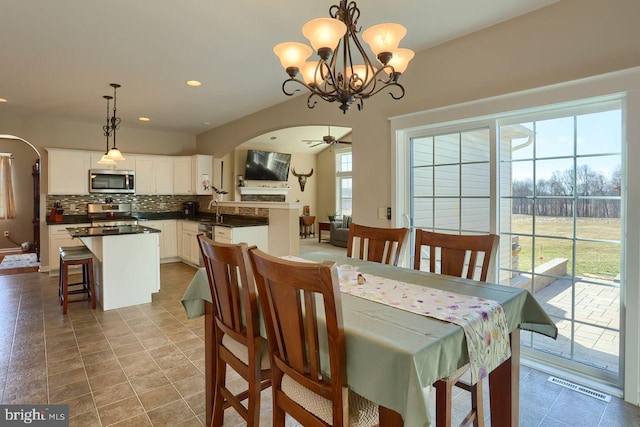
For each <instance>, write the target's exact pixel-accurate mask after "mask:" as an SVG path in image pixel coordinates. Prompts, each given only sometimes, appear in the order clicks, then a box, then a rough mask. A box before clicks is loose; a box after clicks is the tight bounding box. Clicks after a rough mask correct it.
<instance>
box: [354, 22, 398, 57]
mask: <svg viewBox="0 0 640 427" xmlns="http://www.w3.org/2000/svg"><path fill="white" fill-rule="evenodd" d="M406 34H407V29H406V28H405V27H404V26H403V25H400V24H394V23H386V24H378V25H374V26H373V27H370V28H368V29H366V30H365V31H364V33H362V38H363V39H364V41H366V42H367V43H368V44H369V47H370V48H371V50H372V51H373V53H374V54H375V55H376V56H378V55H380V54H381V53H391V52H394V51H396V50H397V49H398V45H399V44H400V40H402V38H403V37H404V36H405V35H406Z"/></svg>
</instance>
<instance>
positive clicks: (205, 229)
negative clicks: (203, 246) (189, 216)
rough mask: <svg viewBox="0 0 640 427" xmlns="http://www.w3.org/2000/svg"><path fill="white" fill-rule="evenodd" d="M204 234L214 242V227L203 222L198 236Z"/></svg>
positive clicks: (199, 226) (199, 227)
mask: <svg viewBox="0 0 640 427" xmlns="http://www.w3.org/2000/svg"><path fill="white" fill-rule="evenodd" d="M200 233H202V234H204V235H205V236H207V238H209V239H212V240H213V226H212V225H211V224H209V223H206V222H201V223H199V224H198V234H200Z"/></svg>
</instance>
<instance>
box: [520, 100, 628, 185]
mask: <svg viewBox="0 0 640 427" xmlns="http://www.w3.org/2000/svg"><path fill="white" fill-rule="evenodd" d="M575 117H576V120H575V121H574V116H571V117H563V118H557V119H549V120H541V121H537V122H535V124H534V123H533V122H526V123H520V125H522V126H524V127H526V128H528V129H531V130H533V129H534V127H535V140H534V144H531V145H529V146H526V147H524V148H521V149H519V150H517V151H514V152H513V159H514V160H520V159H523V160H524V159H532V158H533V154H534V148H535V157H536V159H538V160H537V163H536V180H539V179H548V178H550V177H551V174H552V173H553V172H554V171H556V170H558V171H560V172H564V171H565V170H567V169H570V168H572V167H573V160H572V159H571V158H568V159H553V160H551V159H549V160H540V159H541V158H548V157H562V156H572V155H573V153H574V141H575V142H576V144H577V145H575V149H576V154H577V155H578V156H579V158H578V161H577V163H578V166H580V165H583V164H587V165H589V166H590V167H591V168H592V169H593V170H596V171H598V172H600V173H602V174H603V175H605V176H607V177H608V176H610V175H611V173H612V172H613V171H614V170H615V168H616V167H617V166H618V165H619V164H620V163H621V157H620V152H621V150H622V123H621V120H622V112H621V110H612V111H604V112H598V113H591V114H584V115H579V116H575ZM574 123H575V127H574ZM525 141H526V138H525V139H520V140H513V145H514V146H515V145H518V144H521V143H523V142H525ZM534 145H535V147H534ZM604 153H616V154H615V155H610V156H604V157H599V156H598V157H593V155H594V154H604ZM532 165H533V162H532V161H526V162H515V163H514V164H513V180H523V179H533V167H532Z"/></svg>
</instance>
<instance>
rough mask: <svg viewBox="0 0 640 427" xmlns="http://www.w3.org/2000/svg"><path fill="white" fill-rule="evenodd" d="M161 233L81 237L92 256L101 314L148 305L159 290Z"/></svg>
mask: <svg viewBox="0 0 640 427" xmlns="http://www.w3.org/2000/svg"><path fill="white" fill-rule="evenodd" d="M159 236H160V233H157V232H149V233H139V234H122V235H114V236H89V237H80V240H81V241H82V243H84V245H85V246H86V247H87V248H89V250H90V251H91V252H92V253H93V255H94V256H95V258H96V259H97V262H96V263H95V264H94V268H95V272H94V274H95V277H96V295H97V297H98V298H97V300H98V303H99V304H100V305H101V306H102V309H103V310H113V309H116V308H121V307H129V306H132V305H137V304H145V303H150V302H151V295H152V294H153V293H154V292H158V291H159V290H160V246H159V239H158V238H159Z"/></svg>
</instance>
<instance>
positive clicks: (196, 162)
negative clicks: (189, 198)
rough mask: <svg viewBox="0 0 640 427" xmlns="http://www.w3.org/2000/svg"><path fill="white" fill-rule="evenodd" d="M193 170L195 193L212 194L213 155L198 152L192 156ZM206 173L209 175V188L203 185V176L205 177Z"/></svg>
mask: <svg viewBox="0 0 640 427" xmlns="http://www.w3.org/2000/svg"><path fill="white" fill-rule="evenodd" d="M191 170H192V184H191V185H192V188H193V194H205V195H206V194H212V191H213V190H212V188H211V185H212V183H213V156H209V155H206V154H196V155H195V156H191ZM205 175H206V176H207V177H209V188H208V189H206V188H205V187H204V186H203V185H202V181H203V179H202V178H204V177H205Z"/></svg>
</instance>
